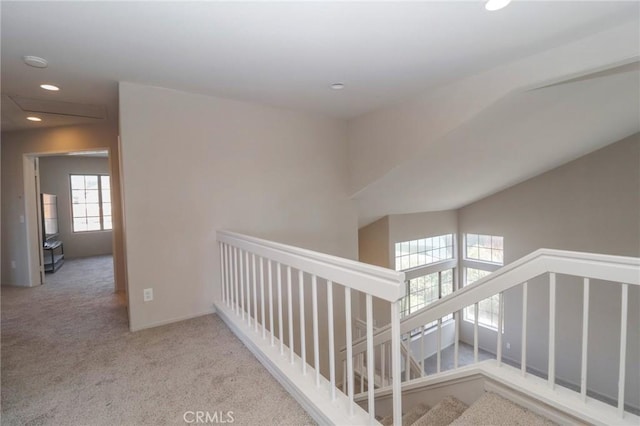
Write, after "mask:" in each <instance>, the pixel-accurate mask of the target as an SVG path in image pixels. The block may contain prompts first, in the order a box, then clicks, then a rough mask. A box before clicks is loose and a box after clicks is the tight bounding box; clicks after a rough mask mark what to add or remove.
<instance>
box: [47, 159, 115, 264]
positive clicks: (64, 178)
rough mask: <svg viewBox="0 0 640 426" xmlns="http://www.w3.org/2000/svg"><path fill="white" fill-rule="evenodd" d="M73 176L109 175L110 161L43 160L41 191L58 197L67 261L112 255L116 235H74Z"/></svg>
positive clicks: (61, 235)
mask: <svg viewBox="0 0 640 426" xmlns="http://www.w3.org/2000/svg"><path fill="white" fill-rule="evenodd" d="M72 174H81V175H82V174H106V175H108V174H109V159H108V158H106V157H104V158H99V157H80V156H71V155H67V156H51V157H41V158H40V190H41V192H44V193H49V194H54V195H57V196H58V229H59V232H60V235H59V237H58V238H57V239H58V240H60V241H62V243H63V244H64V255H65V258H74V257H87V256H97V255H106V254H112V253H113V232H112V231H111V230H108V231H91V232H73V228H72V214H71V187H70V181H69V176H70V175H72Z"/></svg>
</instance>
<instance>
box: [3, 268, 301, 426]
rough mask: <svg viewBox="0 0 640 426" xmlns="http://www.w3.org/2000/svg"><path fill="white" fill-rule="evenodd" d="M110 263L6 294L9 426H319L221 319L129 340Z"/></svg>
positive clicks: (5, 376)
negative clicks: (202, 417)
mask: <svg viewBox="0 0 640 426" xmlns="http://www.w3.org/2000/svg"><path fill="white" fill-rule="evenodd" d="M111 262H112V259H111V257H109V256H102V257H97V258H87V259H78V260H69V261H67V262H66V263H65V264H64V266H63V267H62V268H61V269H60V270H59V271H58V272H56V273H55V274H47V284H45V285H44V286H40V287H37V288H30V289H29V288H14V287H3V288H2V293H1V295H2V340H1V344H2V360H1V361H2V365H1V371H2V375H1V378H2V386H1V402H2V417H1V422H2V424H3V425H165V424H185V420H184V418H183V415H184V413H185V412H186V411H205V412H209V413H210V415H215V414H216V413H218V415H220V412H227V411H233V417H234V420H235V422H234V424H240V425H257V424H261V425H276V424H277V425H303V424H312V423H313V421H312V419H311V418H310V417H309V416H308V415H307V414H306V413H305V412H304V410H303V409H302V408H301V407H300V406H299V405H298V404H297V403H296V401H295V400H293V398H291V397H290V396H289V394H288V393H287V392H286V391H285V390H284V389H283V388H282V387H281V386H280V385H279V383H278V382H277V381H276V380H275V379H274V378H273V377H272V376H271V375H270V374H269V373H268V372H267V370H265V369H264V368H263V367H262V365H261V364H260V363H259V362H258V361H257V360H256V359H255V358H254V357H253V355H252V354H251V353H250V352H249V351H248V350H247V349H246V348H245V347H244V346H243V345H242V343H241V342H240V341H239V340H238V339H237V338H236V337H235V336H234V335H233V333H232V332H231V331H230V330H229V329H228V328H227V327H226V326H225V325H224V323H223V322H222V321H221V320H220V319H219V318H218V317H217V316H216V315H208V316H204V317H199V318H195V319H192V320H188V321H183V322H180V323H175V324H171V325H167V326H163V327H158V328H154V329H149V330H144V331H139V332H136V333H131V332H129V331H128V328H127V318H126V307H125V305H124V303H123V301H122V299H119V298H118V297H117V296H116V295H114V294H113V273H112V265H111ZM192 418H193V417H189V416H188V420H191V419H192Z"/></svg>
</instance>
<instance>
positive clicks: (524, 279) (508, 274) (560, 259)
mask: <svg viewBox="0 0 640 426" xmlns="http://www.w3.org/2000/svg"><path fill="white" fill-rule="evenodd" d="M559 274H562V275H569V276H574V277H579V278H581V279H582V286H583V315H582V316H583V324H582V345H581V358H580V360H576V361H577V362H581V375H580V392H579V394H580V397H581V399H582V401H584V402H586V400H587V359H588V349H589V345H588V335H589V333H588V332H589V306H590V303H592V302H591V301H590V292H589V289H590V283H591V281H593V280H602V281H606V282H607V283H608V284H610V285H611V286H612V291H616V290H615V286H617V287H618V289H617V291H619V292H620V293H619V294H620V303H621V309H620V358H619V372H618V378H617V380H618V396H617V404H616V411H617V416H618V417H620V418H622V417H624V415H625V371H626V363H627V360H626V352H627V351H626V347H627V328H628V327H627V324H628V307H629V286H630V285H635V286H638V285H640V258H634V257H625V256H611V255H602V254H593V253H581V252H572V251H562V250H551V249H539V250H536V251H535V252H533V253H531V254H529V255H527V256H524V257H523V258H521V259H519V260H517V261H515V262H513V263H510V264H508V265H506V266H504V267H502V268H500V269H498V270H497V271H495V272H493V273H492V274H490V275H488V276H486V277H484V278H482V279H480V280H478V281H476V282H474V283H473V284H470V285H467V286H465V287H463V288H462V289H460V290H458V291H455V292H454V293H453V294H450V295H448V296H446V297H443V298H442V299H440V300H437V301H435V302H434V303H432V304H430V305H429V306H427V307H425V308H423V309H421V310H419V311H416V312H415V313H412V314H411V315H408V316H406V317H405V318H403V319H402V320H401V322H400V333H401V335H403V336H404V335H409V336H410V334H411V331H412V330H416V329H419V330H421V331H422V333H421V337H420V338H423V337H424V325H425V324H429V323H432V322H434V321H436V322H437V333H438V338H437V342H438V347H437V348H436V353H437V373H440V371H441V367H440V364H441V362H440V360H441V350H442V348H441V347H440V345H439V343H440V341H441V339H440V333H441V328H442V318H444V317H447V316H449V315H451V314H453V316H454V320H455V327H456V330H455V340H454V345H455V346H454V369H455V368H458V358H459V346H458V342H459V340H460V336H459V333H460V331H459V330H460V316H461V313H462V312H463V310H465V309H473V313H474V315H473V318H474V319H473V330H474V344H473V351H474V362H478V352H479V344H478V340H479V339H478V326H479V322H478V321H479V320H478V318H479V315H478V310H479V303H480V302H481V301H483V300H485V299H487V298H490V297H494V296H497V297H498V301H499V302H498V327H497V329H498V330H503V327H504V292H505V291H507V290H510V289H514V288H516V287H521V291H522V307H521V309H522V330H521V333H522V344H521V354H522V355H521V360H520V369H521V374H522V376H525V377H526V376H527V359H526V355H527V349H526V345H527V329H528V327H527V308H528V290H529V288H528V286H529V281H532V280H533V279H535V278H537V277H540V276H545V275H546V276H548V282H549V312H548V315H549V329H548V345H549V351H548V371H547V382H548V386H549V388H550V389H551V390H553V389H554V387H555V386H556V371H555V366H556V362H555V361H556V350H555V341H556V326H557V324H556V311H557V306H556V300H557V285H556V278H557V275H559ZM632 326H633V325H632ZM389 337H390V327H389V326H388V325H387V326H384V327H380V328H379V329H378V330H377V331H376V332H375V333H374V335H373V346H374V350H380V348H383V349H382V351H384V347H385V345H387V344H388V342H389V341H390V338H389ZM365 343H366V344H365ZM370 346H371V343H370V342H369V341H367V342H365V341H364V340H362V339H357V340H355V341H354V343H353V345H352V348H351V353H350V354H345V353H344V352H341V356H346V357H348V356H354V357H356V356H359V355H360V354H361V353H363V352H366V351H368V350H370ZM396 353H397V352H396ZM423 358H424V356H422V359H423ZM496 363H497V366H498V367H500V366H502V365H503V363H502V332H498V333H497V345H496ZM421 364H422V363H421ZM382 369H383V371H384V367H382ZM382 376H383V377H382V381H384V373H383V374H382ZM410 380H412V379H411V377H409V376H405V381H410ZM380 391H384V389H380ZM376 392H377V391H376Z"/></svg>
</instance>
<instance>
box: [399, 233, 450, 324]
mask: <svg viewBox="0 0 640 426" xmlns="http://www.w3.org/2000/svg"><path fill="white" fill-rule="evenodd" d="M395 249H396V252H395V259H396V264H395V267H396V270H398V271H402V270H407V269H414V268H416V269H417V268H420V267H422V266H427V265H431V264H433V263H436V262H440V261H442V260H450V259H453V258H454V250H453V234H447V235H439V236H435V237H427V238H421V239H416V240H411V241H403V242H399V243H396V245H395ZM452 292H453V270H452V269H450V268H449V269H443V270H441V271H437V272H432V273H429V274H425V275H423V276H419V277H417V278H414V279H411V280H409V281H408V283H407V295H406V296H405V297H404V299H403V300H402V302H401V307H400V314H401V316H402V317H404V316H407V315H409V314H411V313H413V312H416V311H418V310H420V309H422V308H424V307H425V306H427V305H429V304H430V303H433V302H435V301H436V300H438V299H440V298H442V297H444V296H446V295H448V294H451V293H452ZM450 318H452V315H448V316H447V317H445V318H443V320H448V319H450ZM435 324H436V322H433V323H431V324H426V325H425V328H429V327H432V326H434V325H435ZM412 334H414V333H412Z"/></svg>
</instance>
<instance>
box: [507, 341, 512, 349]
mask: <svg viewBox="0 0 640 426" xmlns="http://www.w3.org/2000/svg"><path fill="white" fill-rule="evenodd" d="M509 349H511V343H509V342H507V350H509Z"/></svg>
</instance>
